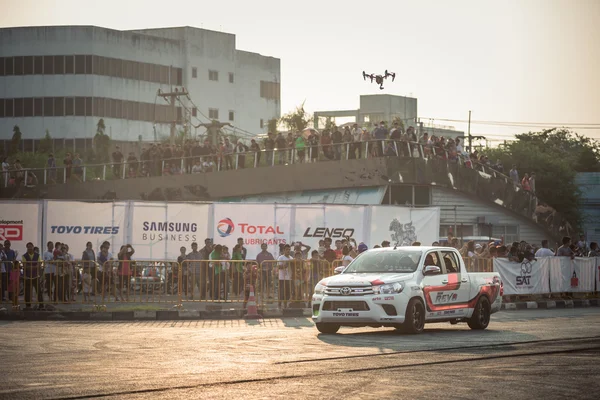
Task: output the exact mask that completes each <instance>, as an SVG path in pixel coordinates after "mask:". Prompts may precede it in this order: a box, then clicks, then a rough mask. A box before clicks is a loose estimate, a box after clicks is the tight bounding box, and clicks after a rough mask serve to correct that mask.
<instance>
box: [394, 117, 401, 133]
mask: <svg viewBox="0 0 600 400" xmlns="http://www.w3.org/2000/svg"><path fill="white" fill-rule="evenodd" d="M394 124H398V128H400V129H401V130H402V132H404V121H402V118H400V117H394V118H393V119H392V126H393V125H394Z"/></svg>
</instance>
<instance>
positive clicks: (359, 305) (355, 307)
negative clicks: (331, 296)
mask: <svg viewBox="0 0 600 400" xmlns="http://www.w3.org/2000/svg"><path fill="white" fill-rule="evenodd" d="M340 308H350V309H352V311H369V310H370V308H369V305H368V304H367V303H366V302H365V301H326V302H325V303H323V311H337V310H339V309H340Z"/></svg>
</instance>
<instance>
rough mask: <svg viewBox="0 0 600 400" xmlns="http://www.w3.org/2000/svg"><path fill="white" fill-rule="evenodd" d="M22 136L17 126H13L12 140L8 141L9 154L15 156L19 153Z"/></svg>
mask: <svg viewBox="0 0 600 400" xmlns="http://www.w3.org/2000/svg"><path fill="white" fill-rule="evenodd" d="M22 136H23V135H22V134H21V129H20V128H19V125H15V126H14V127H13V135H12V139H11V140H10V154H16V153H18V152H19V151H20V149H21V138H22Z"/></svg>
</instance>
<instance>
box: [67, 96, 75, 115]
mask: <svg viewBox="0 0 600 400" xmlns="http://www.w3.org/2000/svg"><path fill="white" fill-rule="evenodd" d="M65 115H67V116H69V115H75V99H74V98H73V97H66V98H65Z"/></svg>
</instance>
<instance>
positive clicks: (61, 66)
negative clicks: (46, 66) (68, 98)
mask: <svg viewBox="0 0 600 400" xmlns="http://www.w3.org/2000/svg"><path fill="white" fill-rule="evenodd" d="M54 73H55V74H57V75H62V74H64V73H65V56H54Z"/></svg>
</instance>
